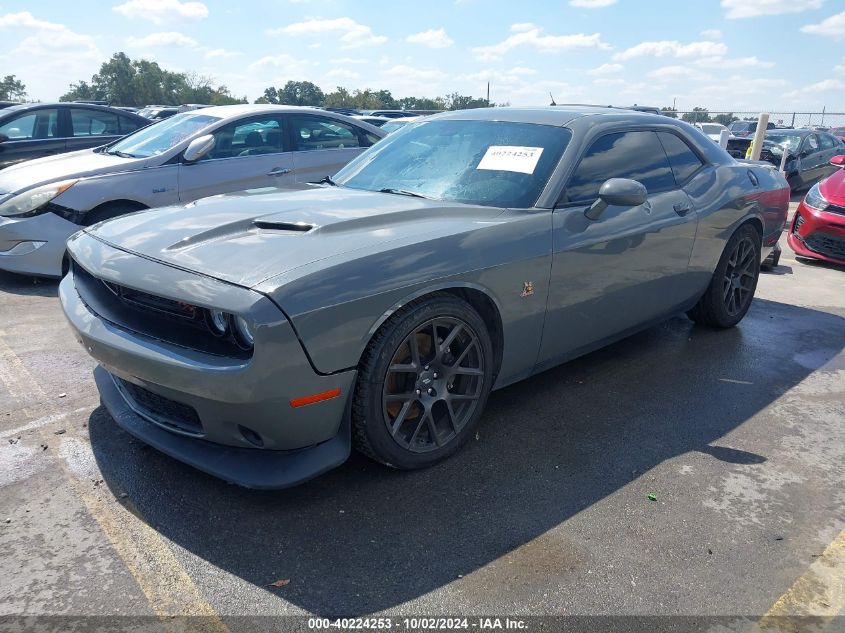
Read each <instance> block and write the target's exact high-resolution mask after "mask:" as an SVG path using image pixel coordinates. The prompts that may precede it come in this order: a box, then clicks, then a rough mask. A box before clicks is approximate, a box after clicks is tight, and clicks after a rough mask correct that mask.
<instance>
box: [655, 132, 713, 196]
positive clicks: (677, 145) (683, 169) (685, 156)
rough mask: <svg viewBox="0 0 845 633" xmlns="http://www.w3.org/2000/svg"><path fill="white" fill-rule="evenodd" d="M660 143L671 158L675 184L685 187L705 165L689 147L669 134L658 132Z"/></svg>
mask: <svg viewBox="0 0 845 633" xmlns="http://www.w3.org/2000/svg"><path fill="white" fill-rule="evenodd" d="M657 136H658V137H659V138H660V143H661V145H663V149H664V150H666V155H667V156H668V157H669V164H670V165H671V166H672V171H673V172H674V174H675V182H677V183H678V186H679V187H681V186H683V185H684V184H685V183H686V182H687V180H689V179H690V178H691V177H692V175H693V174H694V173H695V172H697V171H698V170H699V169H700V168H701V166H702V165H703V164H704V163H702V162H701V159H700V158H699V157H698V155H697V154H696V153H695V152H693V151H692V150H691V149H690V147H689V145H687V144H686V143H685V142H684V141H682V140H681V139H679V138H678V137H677V136H675V135H674V134H671V133H669V132H658V133H657Z"/></svg>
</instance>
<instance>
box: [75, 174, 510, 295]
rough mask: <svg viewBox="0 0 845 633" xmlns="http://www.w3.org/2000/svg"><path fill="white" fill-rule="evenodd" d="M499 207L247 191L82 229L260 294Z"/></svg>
mask: <svg viewBox="0 0 845 633" xmlns="http://www.w3.org/2000/svg"><path fill="white" fill-rule="evenodd" d="M502 212H503V209H501V208H498V207H485V206H473V205H464V204H458V203H452V202H439V201H434V200H425V199H422V198H413V197H409V196H404V195H396V194H387V193H377V192H370V191H360V190H354V189H348V188H345V187H344V188H341V187H337V188H336V187H325V188H324V187H314V188H309V189H307V190H301V191H288V192H283V191H279V190H274V191H273V192H272V193H267V192H266V190H261V191H259V192H241V193H238V194H229V195H222V196H214V197H211V198H204V199H201V200H198V201H196V202H192V203H190V204H188V205H185V206H178V207H165V208H161V209H153V210H148V211H140V212H137V213H133V214H130V215H127V216H123V217H120V218H116V219H114V220H111V221H107V222H104V223H101V224H97V225H94V226H93V227H91V228H89V229H86V230H87V231H88V233H89V234H91V235H92V236H93V237H95V238H97V239H99V240H100V241H102V242H105V243H107V244H109V245H111V246H113V247H115V248H119V249H121V250H124V251H128V252H130V253H134V254H136V255H140V256H142V257H146V258H148V259H153V260H156V261H160V262H162V263H165V264H168V265H172V266H176V267H179V268H183V269H186V270H191V271H194V272H199V273H202V274H204V275H208V276H210V277H215V278H217V279H221V280H223V281H227V282H229V283H233V284H237V285H240V286H245V287H250V288H251V287H255V286H257V285H258V284H260V283H261V282H262V281H264V280H266V279H269V278H271V277H274V276H277V275H281V274H283V273H286V272H289V271H291V270H293V269H294V268H298V267H300V266H305V265H307V264H311V263H314V262H316V261H318V260H322V259H327V258H331V257H337V256H344V255H348V254H351V253H353V252H355V251H364V250H367V249H373V248H380V247H383V245H385V244H388V243H391V242H396V241H399V240H408V239H413V240H421V239H426V237H427V236H428V237H434V236H439V235H444V234H449V233H454V232H459V231H464V230H469V229H471V228H472V227H473V225H475V224H477V223H479V222H489V221H491V220H493V219H494V218H496V217H497V216H498V215H500V214H501V213H502Z"/></svg>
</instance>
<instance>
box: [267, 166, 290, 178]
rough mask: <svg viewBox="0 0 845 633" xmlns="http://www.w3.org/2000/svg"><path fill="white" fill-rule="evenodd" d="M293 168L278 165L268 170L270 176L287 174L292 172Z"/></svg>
mask: <svg viewBox="0 0 845 633" xmlns="http://www.w3.org/2000/svg"><path fill="white" fill-rule="evenodd" d="M292 171H293V170H292V169H288V168H287V167H276V168H275V169H271V170H270V171H268V172H267V175H268V176H284V175H285V174H289V173H290V172H292Z"/></svg>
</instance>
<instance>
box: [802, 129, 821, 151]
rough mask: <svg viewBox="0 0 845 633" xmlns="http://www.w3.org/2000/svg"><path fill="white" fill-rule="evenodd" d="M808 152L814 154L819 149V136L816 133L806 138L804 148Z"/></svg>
mask: <svg viewBox="0 0 845 633" xmlns="http://www.w3.org/2000/svg"><path fill="white" fill-rule="evenodd" d="M803 151H805V152H807V153H808V154H813V153H815V152H817V151H819V137H818V136H816V135H815V134H811V135H810V136H808V137H807V138H806V140H805V141H804V150H803Z"/></svg>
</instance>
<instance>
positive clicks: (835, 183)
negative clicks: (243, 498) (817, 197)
mask: <svg viewBox="0 0 845 633" xmlns="http://www.w3.org/2000/svg"><path fill="white" fill-rule="evenodd" d="M819 193H821V194H822V197H824V199H825V200H827V201H828V202H830V203H831V204H834V205H836V206H838V207H845V169H839V170H837V171H835V172H833V173H832V174H831V175H830V176H828V177H827V178H825V179H824V180H822V181H821V182H819Z"/></svg>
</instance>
